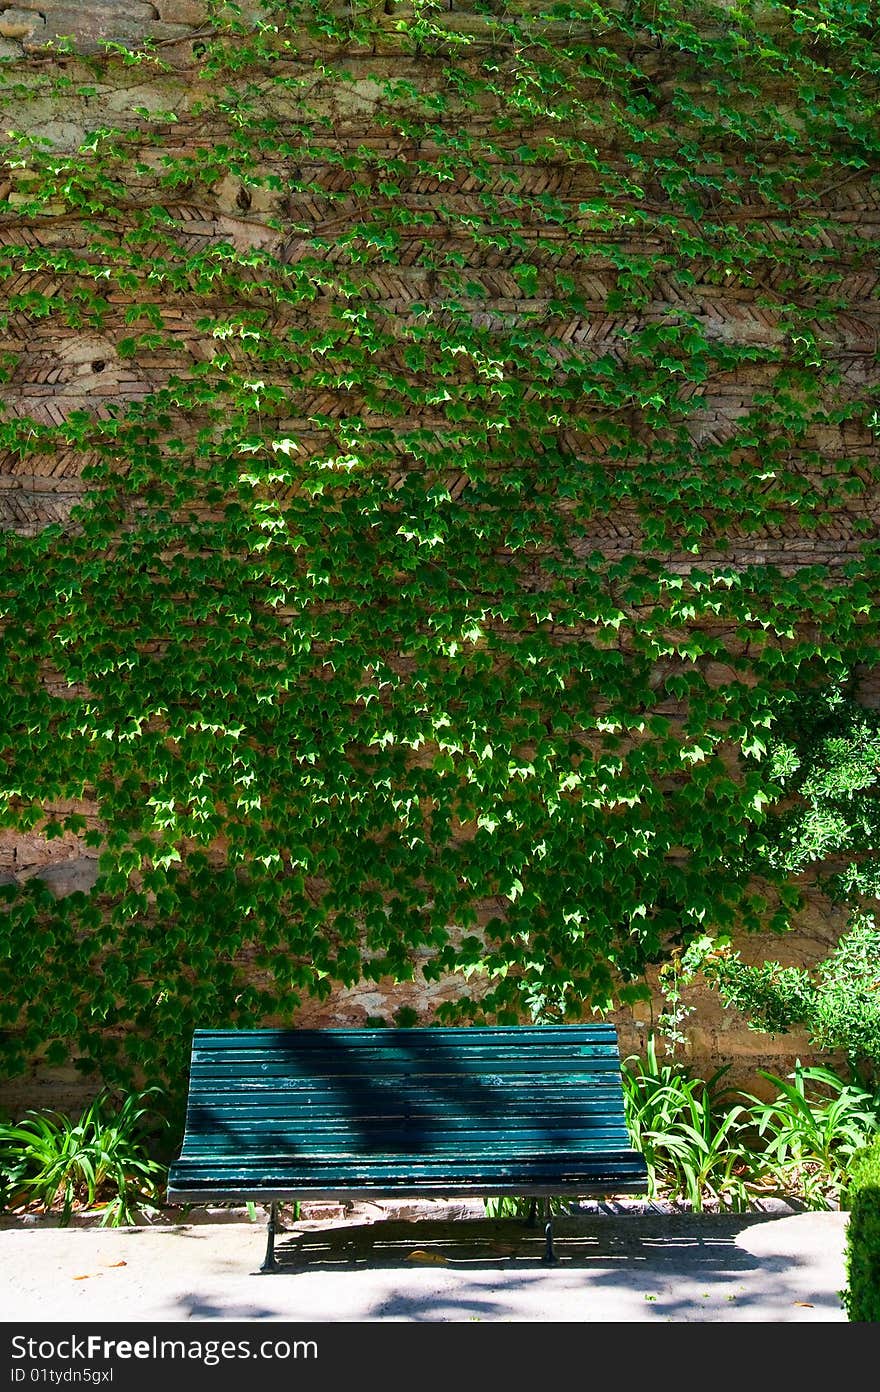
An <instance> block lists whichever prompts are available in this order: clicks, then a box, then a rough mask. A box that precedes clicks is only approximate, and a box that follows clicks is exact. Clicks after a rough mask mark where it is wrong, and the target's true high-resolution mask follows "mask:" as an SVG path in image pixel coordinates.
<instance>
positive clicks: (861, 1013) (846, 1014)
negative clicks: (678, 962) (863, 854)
mask: <svg viewBox="0 0 880 1392" xmlns="http://www.w3.org/2000/svg"><path fill="white" fill-rule="evenodd" d="M703 972H704V975H705V977H706V978H707V980H708V981H709V982H710V983H711V984H713V985H714V986H716V987H717V989H718V991H719V993H720V995H721V998H722V1000H723V1001H724V1003H725V1004H726V1005H731V1006H735V1007H736V1008H737V1009H738V1010H741V1011H743V1012H744V1014H745V1015H747V1017H748V1020H749V1027H750V1028H751V1029H754V1030H765V1031H767V1032H769V1033H771V1034H780V1033H784V1032H785V1031H786V1030H789V1029H793V1028H796V1027H798V1026H803V1027H805V1028H806V1029H807V1030H808V1032H809V1036H810V1041H811V1043H812V1044H814V1045H815V1046H816V1047H817V1048H819V1049H824V1050H828V1051H830V1052H833V1053H843V1054H845V1055H846V1057H847V1059H848V1061H849V1065H850V1068H851V1070H852V1072H853V1074H854V1076H857V1077H861V1078H862V1079H863V1080H864V1081H866V1082H868V1083H870V1084H871V1085H872V1086H874V1087H877V1086H880V930H878V929H877V927H876V925H875V921H874V919H873V917H871V916H870V915H855V916H854V918H853V920H852V922H851V926H850V928H849V929H848V931H847V932H846V933H844V934H843V935H842V937H841V938H840V940H839V942H838V943H837V945H836V946H835V948H834V950H833V951H832V952H831V953H830V954H829V956H828V957H827V958H825V959H824V960H823V961H820V962H819V963H818V964H817V965H816V966H815V967H814V968H811V969H809V970H808V969H806V968H801V967H782V966H780V964H779V963H778V962H764V963H762V964H761V965H758V966H749V965H746V964H745V963H744V962H742V961H741V958H740V953H739V952H730V951H727V952H717V951H716V952H713V953H712V954H711V955H710V956H708V957H707V958H705V960H704V962H703Z"/></svg>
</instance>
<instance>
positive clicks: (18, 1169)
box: [0, 1088, 166, 1227]
mask: <svg viewBox="0 0 880 1392" xmlns="http://www.w3.org/2000/svg"><path fill="white" fill-rule="evenodd" d="M157 1092H158V1090H157V1089H155V1088H149V1089H147V1090H146V1091H144V1092H141V1093H137V1094H132V1095H130V1096H128V1097H126V1098H125V1099H124V1101H123V1102H122V1105H121V1106H114V1104H113V1103H112V1101H111V1099H110V1097H109V1095H108V1094H106V1093H101V1094H100V1095H99V1096H98V1097H96V1098H95V1100H94V1101H93V1102H91V1103H90V1104H89V1106H88V1107H86V1109H85V1110H84V1112H83V1113H82V1115H81V1116H80V1117H79V1119H78V1120H73V1119H71V1118H70V1117H69V1116H65V1115H64V1114H63V1113H60V1112H55V1111H47V1112H36V1111H29V1112H27V1113H26V1114H25V1116H24V1118H23V1119H22V1120H21V1121H19V1122H18V1123H17V1124H15V1125H10V1124H3V1125H0V1176H2V1180H3V1188H4V1195H5V1198H4V1202H5V1204H6V1205H7V1206H9V1207H18V1206H21V1205H23V1204H24V1205H27V1204H30V1203H34V1202H36V1203H38V1204H39V1205H40V1206H41V1207H42V1208H43V1209H45V1210H47V1211H48V1210H53V1209H56V1208H57V1209H58V1212H59V1220H60V1222H61V1224H62V1225H65V1224H67V1223H69V1222H70V1219H71V1217H72V1215H73V1213H74V1210H79V1209H95V1208H97V1209H98V1210H99V1211H100V1213H101V1226H102V1227H105V1226H110V1227H118V1226H119V1225H121V1224H130V1223H133V1222H134V1221H135V1218H136V1215H137V1214H138V1213H139V1212H143V1211H146V1212H147V1213H149V1211H150V1210H151V1209H155V1208H157V1207H158V1206H159V1205H160V1203H161V1194H162V1185H163V1181H164V1177H165V1174H166V1169H165V1166H164V1165H162V1164H161V1163H159V1162H158V1161H157V1160H154V1159H152V1158H150V1156H149V1154H148V1153H147V1150H146V1140H145V1125H144V1120H145V1118H146V1117H150V1118H151V1119H152V1120H153V1122H154V1123H155V1115H154V1112H153V1110H152V1109H153V1103H154V1099H155V1097H156V1095H157Z"/></svg>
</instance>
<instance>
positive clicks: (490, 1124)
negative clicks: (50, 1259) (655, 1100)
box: [168, 1024, 647, 1271]
mask: <svg viewBox="0 0 880 1392" xmlns="http://www.w3.org/2000/svg"><path fill="white" fill-rule="evenodd" d="M646 1174H647V1171H646V1166H645V1161H644V1159H643V1157H642V1156H641V1155H640V1154H639V1153H638V1152H637V1151H635V1150H634V1149H633V1148H632V1142H631V1139H630V1136H629V1133H628V1131H627V1126H626V1120H625V1116H624V1107H623V1090H622V1087H621V1081H620V1055H619V1052H618V1046H617V1036H616V1032H615V1030H614V1028H613V1026H611V1025H605V1024H592V1025H558V1026H557V1025H542V1026H537V1027H529V1026H519V1025H507V1026H498V1027H488V1028H487V1027H482V1026H480V1027H477V1026H472V1027H463V1028H437V1029H375V1030H373V1029H361V1030H347V1029H328V1030H196V1032H195V1034H194V1036H193V1044H192V1063H191V1069H190V1079H189V1098H188V1103H187V1112H186V1125H185V1131H184V1137H183V1144H182V1147H181V1153H180V1156H179V1158H178V1159H177V1161H176V1162H175V1163H174V1164H173V1165H172V1166H171V1170H170V1174H169V1183H168V1199H169V1202H171V1203H206V1202H221V1203H227V1202H233V1203H242V1202H250V1201H255V1202H256V1201H261V1202H263V1203H264V1204H268V1206H269V1224H268V1241H267V1249H266V1260H265V1262H264V1263H263V1267H262V1268H261V1269H262V1270H263V1271H272V1270H275V1269H276V1266H277V1263H276V1259H275V1231H276V1223H277V1206H278V1204H279V1203H280V1202H283V1201H293V1200H303V1199H337V1200H351V1199H363V1198H366V1197H376V1196H385V1197H389V1196H392V1195H393V1196H399V1197H409V1198H412V1197H421V1198H425V1197H444V1198H445V1197H448V1196H453V1195H455V1196H462V1197H463V1196H476V1197H484V1198H485V1197H487V1196H494V1195H497V1196H502V1195H522V1196H527V1197H531V1198H532V1200H533V1202H532V1214H531V1217H532V1220H533V1221H534V1214H535V1208H536V1205H537V1200H538V1198H539V1197H540V1198H542V1199H543V1200H545V1201H546V1213H545V1219H546V1222H545V1236H546V1247H545V1253H544V1260H546V1261H553V1260H554V1252H553V1225H552V1217H551V1214H550V1203H549V1199H550V1198H551V1197H554V1196H556V1197H558V1196H562V1195H564V1194H571V1195H588V1194H603V1195H611V1194H619V1193H633V1192H642V1193H643V1192H644V1191H645V1188H646Z"/></svg>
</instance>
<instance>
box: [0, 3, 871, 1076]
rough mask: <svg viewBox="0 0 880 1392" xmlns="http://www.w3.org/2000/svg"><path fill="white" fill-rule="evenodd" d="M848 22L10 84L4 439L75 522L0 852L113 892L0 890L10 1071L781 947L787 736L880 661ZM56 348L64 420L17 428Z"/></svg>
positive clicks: (497, 10) (529, 40) (652, 18)
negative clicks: (329, 1010) (41, 860)
mask: <svg viewBox="0 0 880 1392" xmlns="http://www.w3.org/2000/svg"><path fill="white" fill-rule="evenodd" d="M871 9H872V7H871V6H870V5H868V4H867V3H859V2H858V0H852V2H851V3H843V2H842V0H806V3H804V4H803V5H800V6H795V5H786V4H782V3H778V0H772V3H766V4H760V5H759V4H754V5H753V4H751V3H743V4H741V5H733V6H731V5H724V6H712V5H708V4H707V5H705V6H695V5H691V4H688V5H684V4H679V3H672V0H650V2H648V3H641V0H633V3H627V4H621V5H614V6H612V5H605V4H598V3H593V0H570V2H569V0H566V3H562V4H555V5H545V6H544V7H543V8H541V7H529V6H521V5H514V4H511V5H505V4H503V3H497V4H496V3H488V4H486V5H478V6H477V7H476V9H475V10H472V11H470V12H467V13H463V12H459V11H457V10H451V11H448V10H446V9H445V8H441V7H440V6H439V5H435V4H431V3H427V4H426V3H422V2H421V0H419V3H416V4H415V5H413V6H408V7H406V9H399V10H398V9H395V7H394V6H393V5H390V4H389V5H388V6H386V7H385V8H384V9H381V8H380V9H376V8H375V7H361V6H359V5H358V4H356V3H355V4H352V5H345V6H339V7H337V6H335V5H331V6H324V5H319V4H317V3H316V4H315V5H313V6H312V7H306V6H299V5H295V4H275V5H264V6H263V8H262V10H261V12H260V16H261V17H258V18H255V17H254V15H253V14H252V13H249V12H243V11H242V10H239V9H238V8H237V7H236V6H234V5H214V6H212V7H211V8H210V16H209V19H208V21H207V22H206V24H205V26H204V27H203V28H202V29H200V30H199V31H198V33H197V35H196V36H195V37H194V42H193V43H192V44H191V45H188V46H181V45H179V44H178V45H165V46H163V45H161V44H154V45H151V44H149V43H146V44H145V45H144V46H143V47H142V48H140V49H138V50H131V51H129V50H127V49H125V48H122V47H121V46H119V45H113V44H108V45H106V51H105V52H104V53H102V54H100V55H98V56H89V55H83V54H77V53H76V52H75V51H70V52H64V51H63V47H64V46H62V48H61V49H59V48H58V47H56V49H55V50H47V51H46V52H44V53H41V54H38V55H36V56H35V57H33V58H31V59H30V60H28V62H27V63H22V62H15V61H10V60H6V61H4V62H3V64H2V68H0V83H2V90H0V100H2V103H3V110H4V115H5V116H6V120H5V121H4V126H8V128H9V134H8V135H7V136H6V137H5V139H4V172H3V177H4V178H5V181H6V182H5V184H4V188H5V190H6V191H5V196H4V201H3V203H2V205H0V233H2V241H0V277H2V278H3V281H4V285H5V299H4V305H3V316H2V319H0V334H2V338H3V342H2V344H0V348H2V350H3V354H4V356H3V362H2V366H3V372H4V378H5V387H4V397H5V408H4V413H3V416H2V418H0V449H2V451H3V454H4V458H5V459H6V460H7V461H8V462H7V464H6V466H5V471H6V472H7V473H9V474H15V473H20V474H26V473H28V472H29V471H33V470H34V469H36V468H37V464H38V463H39V462H40V461H45V460H46V459H47V458H49V457H51V458H53V459H58V460H61V461H62V462H64V463H65V465H66V466H69V467H70V469H71V470H72V471H74V472H75V473H76V475H77V477H79V478H81V480H82V484H83V491H82V493H81V495H80V496H79V497H78V498H77V501H76V503H75V506H74V507H73V510H72V512H71V514H70V517H69V519H68V520H65V521H58V522H54V523H51V524H49V525H46V526H44V527H43V528H42V529H41V530H34V529H33V528H29V529H25V530H19V531H15V530H7V531H6V532H4V533H3V534H2V536H0V557H2V575H3V579H2V630H3V632H2V642H3V658H4V671H5V681H4V685H3V690H2V696H0V700H2V724H0V748H2V765H0V770H2V772H0V816H2V824H3V825H5V826H6V827H8V828H13V829H16V830H18V831H21V832H32V831H33V832H39V833H41V834H42V835H43V836H45V837H48V838H52V837H55V836H61V835H63V834H65V833H70V832H73V833H75V834H76V835H78V836H80V837H81V838H82V840H83V842H84V843H85V844H86V845H87V846H91V847H92V848H94V849H95V851H96V852H97V853H99V856H100V860H99V877H98V881H97V883H96V885H95V887H94V890H93V891H92V893H91V894H84V893H79V894H71V895H69V896H67V897H64V898H57V899H56V898H55V897H54V896H53V895H52V894H51V893H50V890H49V889H48V887H47V886H46V885H45V884H44V883H43V882H42V881H40V880H39V879H38V878H34V879H32V880H30V881H29V882H28V884H27V885H25V886H19V885H15V886H11V887H7V888H5V889H4V890H3V891H2V892H3V894H4V896H5V914H4V918H3V926H2V930H0V979H2V980H0V985H2V990H0V995H2V999H3V1002H4V1004H3V1005H2V1006H0V1011H2V1014H0V1024H2V1025H4V1026H5V1028H6V1031H7V1035H6V1047H7V1053H8V1057H7V1066H8V1067H9V1068H11V1069H13V1070H14V1069H16V1068H20V1067H21V1066H23V1064H24V1063H25V1062H26V1061H27V1060H28V1059H29V1058H31V1057H33V1056H34V1054H35V1053H39V1052H44V1053H45V1056H46V1057H47V1058H48V1059H49V1061H50V1062H52V1061H58V1060H61V1059H66V1058H67V1057H69V1056H71V1055H73V1056H75V1057H78V1058H79V1059H80V1060H81V1062H82V1066H83V1067H93V1068H99V1069H100V1070H101V1072H102V1073H103V1074H104V1076H105V1077H107V1078H109V1079H111V1080H114V1079H119V1078H123V1077H128V1076H129V1075H130V1074H131V1073H132V1071H133V1070H134V1071H138V1072H139V1073H140V1074H141V1075H146V1076H147V1077H148V1078H149V1079H150V1080H153V1079H154V1078H162V1079H166V1080H167V1079H169V1078H171V1079H173V1078H174V1077H175V1076H178V1075H179V1074H180V1071H181V1065H182V1062H183V1060H184V1059H185V1056H186V1050H187V1047H188V1042H189V1034H190V1031H191V1028H192V1026H193V1025H195V1024H203V1025H211V1024H213V1025H218V1024H235V1023H240V1024H242V1023H243V1024H253V1023H256V1022H260V1021H266V1020H278V1021H280V1022H291V1021H294V1022H295V1020H296V1013H297V1009H298V1007H299V1005H300V1004H301V1002H302V1001H303V1000H304V999H305V998H306V997H307V996H309V995H318V996H325V995H327V994H328V993H329V992H330V991H331V990H333V989H334V987H336V986H338V985H342V986H353V985H355V984H357V983H359V982H362V981H382V980H383V979H387V978H390V979H392V980H394V981H398V982H400V981H406V980H410V979H413V978H417V977H418V978H421V979H424V980H427V981H429V982H430V981H438V980H440V979H443V978H445V977H448V976H457V977H458V978H459V979H460V988H459V990H458V992H457V996H456V999H455V1000H454V1002H447V1003H446V1004H445V1005H443V1006H441V1007H439V1009H438V1012H437V1013H438V1017H439V1018H450V1017H451V1016H452V1015H453V1014H456V1015H457V1016H458V1017H459V1018H465V1019H467V1018H474V1019H478V1018H483V1017H484V1016H487V1017H491V1018H495V1019H499V1020H501V1021H505V1020H507V1021H509V1020H514V1019H518V1018H522V1017H524V1016H528V1015H531V1016H532V1017H533V1018H566V1017H574V1016H577V1015H578V1014H579V1013H582V1012H583V1011H584V1010H585V1009H589V1008H590V1007H597V1008H606V1007H608V1006H610V1005H612V1004H615V1003H616V1004H620V1003H624V1004H625V1003H627V1002H631V1001H633V1000H635V999H637V998H638V997H639V996H640V995H641V994H644V992H645V990H646V988H645V985H644V980H643V974H644V970H645V967H646V965H648V964H649V963H651V962H655V961H658V960H660V958H661V957H662V956H663V954H664V952H666V951H668V950H669V948H670V947H671V946H678V947H681V946H682V945H686V944H687V943H688V942H689V941H691V939H693V938H694V937H695V936H698V935H699V936H703V935H705V934H707V933H708V934H710V935H711V936H712V937H713V938H715V940H716V941H720V942H721V943H722V944H724V943H725V942H727V941H729V939H730V935H731V934H732V933H733V932H734V931H747V930H749V929H756V928H759V927H760V928H763V929H766V928H767V926H768V925H769V926H770V927H772V928H773V929H777V930H780V931H781V930H783V929H785V928H786V927H787V926H789V924H790V922H791V916H792V913H793V912H794V911H795V910H796V909H797V907H798V904H799V889H798V885H797V875H796V873H793V872H792V869H791V867H790V865H788V864H786V863H782V861H781V860H780V858H778V857H777V858H776V859H775V860H774V858H773V857H772V856H769V857H768V856H764V857H763V859H762V860H761V863H760V865H757V866H756V864H755V861H754V857H753V856H752V855H751V854H750V851H749V848H750V847H751V846H752V845H753V844H754V832H755V828H756V826H758V825H760V824H761V822H762V821H763V819H764V818H765V817H766V814H767V808H768V806H771V805H772V804H773V802H774V800H775V799H776V798H777V797H779V796H780V794H781V791H782V789H781V785H780V782H779V780H778V778H777V777H776V773H777V772H778V771H777V770H775V766H774V764H773V761H772V760H771V759H770V758H768V757H766V755H767V751H768V748H769V746H770V741H771V735H772V732H773V731H774V727H775V722H776V721H777V718H778V717H779V713H780V711H781V710H789V709H790V705H791V699H792V693H796V692H800V691H806V690H812V689H815V690H817V691H821V690H822V689H824V688H825V687H830V686H832V685H834V684H839V683H840V682H842V681H846V680H852V679H854V674H855V675H856V676H857V675H858V674H859V673H864V672H866V671H868V670H870V669H871V668H872V667H874V666H875V665H876V661H877V658H876V648H877V642H878V626H877V619H876V613H877V610H876V603H877V590H878V583H877V582H878V575H880V551H878V533H877V524H876V510H875V509H874V510H872V500H875V499H876V487H877V482H878V458H877V451H876V432H877V426H878V418H877V401H876V379H872V378H871V372H872V371H873V370H874V368H875V364H876V354H875V353H874V349H873V348H872V349H870V351H869V350H868V349H866V348H865V347H864V345H863V343H862V340H861V339H860V338H859V337H858V335H859V333H861V332H862V328H863V323H862V320H863V319H864V318H865V316H866V315H867V317H868V319H869V320H870V314H869V313H868V311H867V310H865V307H864V305H863V304H862V301H863V299H864V296H865V294H866V292H865V290H864V287H865V286H866V285H867V286H868V287H869V290H868V292H867V293H870V286H871V285H872V284H873V283H874V282H875V281H876V258H877V251H878V239H877V237H876V235H873V233H872V230H871V226H870V223H869V222H868V220H867V219H865V218H860V217H857V216H854V211H856V210H862V212H863V211H864V210H865V209H866V208H868V209H870V208H875V207H877V206H878V203H880V190H878V185H877V169H878V147H880V132H878V128H877V124H876V102H877V95H878V81H877V79H878V63H880V50H878V47H877V35H876V29H875V26H874V25H873V24H872V22H871ZM386 11H387V12H386ZM47 110H49V111H51V112H54V113H55V114H56V116H57V118H58V120H57V122H56V126H55V127H53V128H52V129H51V131H50V133H49V134H48V135H46V134H43V133H41V126H40V121H43V122H45V120H46V116H45V113H46V111H47ZM71 111H80V112H85V113H86V116H85V117H84V118H83V120H84V122H85V121H87V122H90V124H88V127H87V128H84V129H83V130H81V131H78V132H77V133H76V135H75V136H71V134H70V131H69V125H70V122H71V120H72V118H71V116H70V112H71ZM35 113H39V114H40V119H39V120H37V118H36V116H35ZM64 113H67V115H66V116H64V120H67V122H68V125H65V124H64V120H62V115H63V114H64ZM73 124H74V125H75V124H76V123H75V121H74V122H73ZM860 314H861V316H862V317H861V318H860ZM871 322H873V323H874V325H875V326H876V316H875V318H874V319H873V321H871ZM860 326H861V327H860ZM71 333H72V334H84V335H92V336H93V337H94V336H96V335H97V336H98V338H99V339H100V341H101V342H102V343H104V344H106V345H108V347H107V349H106V351H107V354H108V356H107V359H106V360H104V359H102V360H100V361H95V362H92V363H91V365H90V369H89V370H90V372H91V376H90V377H89V378H88V379H87V380H88V390H87V392H86V399H85V401H84V402H81V401H79V400H78V401H77V402H75V403H74V404H73V405H70V404H69V403H68V406H64V405H63V403H62V404H60V405H59V404H58V399H56V398H53V397H52V396H51V394H49V393H42V394H40V393H37V394H36V395H33V394H32V395H30V396H29V395H28V394H27V392H24V391H22V390H21V388H20V384H19V364H20V362H22V361H23V356H24V354H25V352H26V350H27V348H28V346H29V345H30V344H31V342H32V340H33V339H34V338H37V339H39V341H40V342H43V343H45V342H51V343H54V344H56V345H57V344H58V343H61V342H63V341H64V338H65V335H70V334H71ZM853 335H855V339H854V338H853ZM853 342H855V343H856V348H855V350H854V349H853ZM859 345H861V346H859ZM102 351H103V350H102ZM104 381H107V382H109V383H110V387H108V388H107V389H105V388H104V386H103V385H102V384H103V382H104ZM114 384H115V389H113V390H111V389H110V388H111V387H113V386H114ZM53 402H54V403H55V404H54V406H53ZM47 403H48V404H47ZM841 519H843V523H844V534H840V533H837V534H835V539H834V540H833V541H832V544H831V545H830V546H829V544H828V542H827V540H826V541H824V542H823V541H822V537H823V536H826V534H827V530H828V529H829V528H832V524H834V525H835V526H836V525H837V524H838V523H840V521H841ZM823 529H824V530H823ZM832 531H833V528H832ZM31 533H32V534H31ZM791 537H795V538H796V539H797V540H798V543H799V545H800V549H795V550H794V551H793V552H792V555H793V557H794V559H793V561H792V562H791V563H787V561H786V558H785V551H784V549H783V546H782V544H781V543H780V540H779V539H780V538H783V539H785V538H791ZM768 551H769V552H770V553H771V554H772V557H774V558H775V559H771V560H769V561H768V560H767V558H766V554H765V553H766V552H768ZM804 562H806V563H804Z"/></svg>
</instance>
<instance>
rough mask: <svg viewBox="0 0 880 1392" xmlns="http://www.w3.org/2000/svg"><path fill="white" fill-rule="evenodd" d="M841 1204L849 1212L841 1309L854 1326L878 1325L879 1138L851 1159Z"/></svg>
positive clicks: (879, 1274) (879, 1298) (879, 1287)
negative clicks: (845, 1278) (845, 1279)
mask: <svg viewBox="0 0 880 1392" xmlns="http://www.w3.org/2000/svg"><path fill="white" fill-rule="evenodd" d="M842 1202H843V1204H844V1206H845V1207H846V1208H848V1209H849V1210H850V1215H849V1222H848V1224H847V1229H846V1246H845V1261H846V1277H847V1285H846V1289H845V1290H844V1291H843V1292H842V1296H843V1303H844V1307H845V1309H846V1313H847V1316H848V1318H849V1319H850V1320H852V1321H853V1323H859V1324H880V1136H876V1137H875V1138H874V1140H873V1142H872V1143H871V1145H869V1146H866V1147H865V1149H864V1150H862V1151H860V1152H859V1154H858V1155H857V1156H856V1157H855V1158H854V1160H853V1163H852V1166H851V1169H850V1174H849V1182H848V1184H847V1188H846V1190H845V1192H844V1195H843V1199H842Z"/></svg>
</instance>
